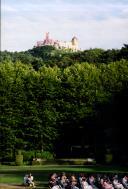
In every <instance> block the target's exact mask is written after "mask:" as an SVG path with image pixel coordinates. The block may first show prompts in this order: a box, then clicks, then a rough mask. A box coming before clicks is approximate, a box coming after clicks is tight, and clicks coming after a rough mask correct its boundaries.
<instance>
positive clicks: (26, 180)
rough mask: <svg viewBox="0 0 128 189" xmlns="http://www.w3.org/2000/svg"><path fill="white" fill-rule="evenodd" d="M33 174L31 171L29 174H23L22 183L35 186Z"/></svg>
mask: <svg viewBox="0 0 128 189" xmlns="http://www.w3.org/2000/svg"><path fill="white" fill-rule="evenodd" d="M33 179H34V178H33V176H32V175H31V173H30V174H29V175H25V177H24V185H27V186H32V187H35V183H34V182H33Z"/></svg>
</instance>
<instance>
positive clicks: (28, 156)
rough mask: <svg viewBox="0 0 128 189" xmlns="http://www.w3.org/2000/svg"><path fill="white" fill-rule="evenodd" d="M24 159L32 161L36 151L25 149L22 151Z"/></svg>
mask: <svg viewBox="0 0 128 189" xmlns="http://www.w3.org/2000/svg"><path fill="white" fill-rule="evenodd" d="M22 154H23V157H24V161H31V160H32V159H33V158H34V157H35V152H34V151H23V152H22Z"/></svg>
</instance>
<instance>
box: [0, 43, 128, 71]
mask: <svg viewBox="0 0 128 189" xmlns="http://www.w3.org/2000/svg"><path fill="white" fill-rule="evenodd" d="M122 59H126V60H128V45H127V44H124V46H123V47H122V48H121V49H108V50H103V49H98V48H95V49H88V50H85V51H78V52H75V53H73V52H72V51H70V50H57V49H55V48H54V47H52V46H43V47H37V48H33V49H30V50H28V51H23V52H8V51H3V52H1V62H3V61H7V60H8V61H12V62H16V61H21V62H22V63H23V64H31V65H32V66H33V68H34V69H35V70H39V69H40V67H42V66H44V65H45V66H50V67H54V66H58V67H60V68H66V67H68V66H71V65H74V64H76V63H80V64H81V63H83V62H88V63H94V64H101V63H105V64H108V63H111V62H115V61H120V60H122Z"/></svg>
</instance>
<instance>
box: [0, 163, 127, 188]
mask: <svg viewBox="0 0 128 189" xmlns="http://www.w3.org/2000/svg"><path fill="white" fill-rule="evenodd" d="M63 171H64V172H66V173H76V174H77V173H80V172H86V173H125V172H126V173H128V168H127V167H119V166H118V167H117V166H75V165H58V166H57V165H43V166H4V165H3V166H2V165H1V166H0V183H10V184H12V183H14V184H22V183H23V177H24V175H25V174H26V173H30V172H31V173H32V174H33V176H34V178H35V182H36V184H37V186H38V187H39V188H42V187H44V188H47V186H48V180H49V175H50V174H51V173H53V172H56V173H61V172H63Z"/></svg>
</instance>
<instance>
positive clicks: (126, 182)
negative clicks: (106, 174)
mask: <svg viewBox="0 0 128 189" xmlns="http://www.w3.org/2000/svg"><path fill="white" fill-rule="evenodd" d="M122 184H123V186H124V188H126V189H128V177H127V176H124V177H123V178H122Z"/></svg>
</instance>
